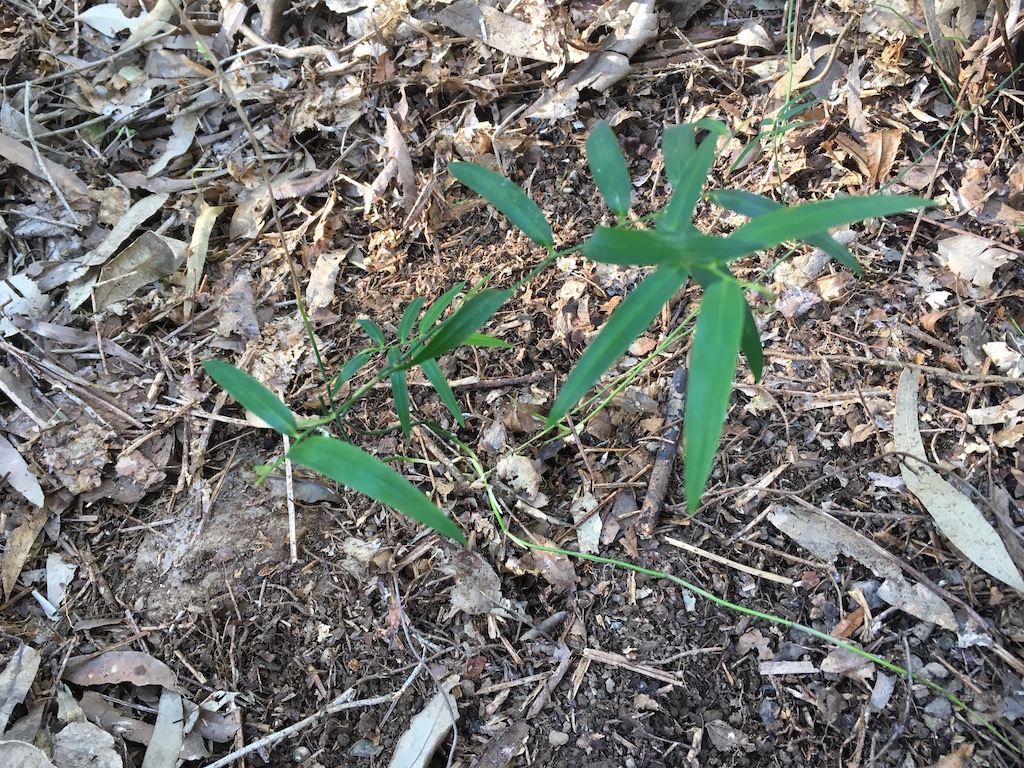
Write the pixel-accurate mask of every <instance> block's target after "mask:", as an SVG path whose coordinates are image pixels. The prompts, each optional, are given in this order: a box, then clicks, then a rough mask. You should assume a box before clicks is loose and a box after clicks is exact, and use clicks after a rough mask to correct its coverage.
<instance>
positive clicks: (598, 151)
mask: <svg viewBox="0 0 1024 768" xmlns="http://www.w3.org/2000/svg"><path fill="white" fill-rule="evenodd" d="M587 164H588V165H589V166H590V173H591V174H592V175H593V177H594V181H595V182H597V189H598V191H600V193H601V197H603V198H604V202H605V204H606V205H607V206H608V207H609V208H610V209H611V210H612V212H614V213H615V215H616V216H618V217H619V218H620V219H624V218H626V214H627V213H628V212H629V203H630V198H631V196H632V192H633V187H632V185H631V184H630V183H629V169H628V168H626V159H625V158H624V157H623V156H622V150H621V149H620V148H619V140H618V139H617V138H616V137H615V131H613V130H612V129H611V127H610V126H609V125H608V123H606V122H605V121H604V120H601V121H599V122H598V123H597V125H595V126H594V128H593V129H592V130H591V131H590V135H589V136H588V137H587Z"/></svg>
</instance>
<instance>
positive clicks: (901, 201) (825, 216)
mask: <svg viewBox="0 0 1024 768" xmlns="http://www.w3.org/2000/svg"><path fill="white" fill-rule="evenodd" d="M933 205H935V203H933V202H931V201H929V200H924V199H923V198H920V197H912V196H910V195H868V196H866V197H844V198H839V199H836V200H820V201H818V202H814V203H804V204H803V205H796V206H792V207H780V208H778V209H776V210H774V211H770V212H768V213H764V214H762V215H760V216H757V217H756V218H753V219H751V220H750V221H748V222H747V223H746V224H744V225H743V226H741V227H739V228H738V229H736V231H735V232H733V233H732V234H731V235H729V236H728V237H726V238H724V239H723V240H722V246H723V250H724V252H725V254H726V255H727V257H728V258H729V259H730V260H731V259H737V258H739V257H741V256H745V255H747V254H748V253H754V252H755V251H760V250H764V249H765V248H773V247H775V246H776V245H779V244H781V243H784V242H786V241H787V240H807V239H808V238H809V237H813V236H814V235H819V234H827V233H828V230H830V229H831V228H832V227H841V226H844V225H846V224H852V223H853V222H855V221H862V220H863V219H870V218H872V217H875V216H890V215H892V214H894V213H905V212H906V211H912V210H914V209H916V208H924V207H930V206H933Z"/></svg>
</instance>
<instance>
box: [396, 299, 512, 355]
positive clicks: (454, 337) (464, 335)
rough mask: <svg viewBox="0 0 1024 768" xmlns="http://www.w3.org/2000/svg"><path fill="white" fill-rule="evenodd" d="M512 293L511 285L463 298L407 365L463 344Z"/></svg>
mask: <svg viewBox="0 0 1024 768" xmlns="http://www.w3.org/2000/svg"><path fill="white" fill-rule="evenodd" d="M511 296H512V289H511V288H508V289H505V290H503V291H498V290H494V289H491V288H489V289H487V290H484V291H480V293H478V294H476V295H475V296H471V297H470V298H468V299H466V301H465V302H463V303H462V304H461V305H460V306H459V308H458V309H456V310H455V312H453V313H452V314H451V316H450V317H448V318H446V319H445V321H444V322H443V323H441V326H440V327H439V328H438V329H437V332H436V333H435V334H434V335H433V336H432V337H431V339H430V341H429V342H427V345H426V346H425V347H424V348H423V349H421V350H420V351H419V353H418V354H417V355H416V356H415V357H414V358H413V359H412V360H411V361H410V363H409V364H410V365H419V364H420V363H422V362H423V361H424V360H430V359H431V358H438V357H440V356H441V355H443V354H444V353H445V352H448V351H449V350H452V349H455V347H457V346H459V345H460V344H464V343H465V342H466V339H468V338H469V337H470V336H471V335H473V334H474V333H476V331H477V329H479V328H480V326H481V325H483V324H484V323H486V322H487V320H488V318H490V317H491V315H493V314H494V313H495V312H497V311H498V308H499V307H500V306H501V305H502V304H504V303H505V302H506V301H508V299H509V298H511Z"/></svg>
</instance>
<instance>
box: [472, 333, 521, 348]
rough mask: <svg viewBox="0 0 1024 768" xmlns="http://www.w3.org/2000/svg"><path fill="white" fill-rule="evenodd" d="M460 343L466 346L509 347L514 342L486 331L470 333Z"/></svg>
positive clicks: (512, 345)
mask: <svg viewBox="0 0 1024 768" xmlns="http://www.w3.org/2000/svg"><path fill="white" fill-rule="evenodd" d="M462 343H463V344H465V345H466V346H467V347H497V348H498V349H511V348H512V347H514V346H515V344H509V343H508V342H507V341H504V340H502V339H499V338H497V337H495V336H491V335H489V334H486V333H471V334H469V336H467V337H466V340H465V341H464V342H462Z"/></svg>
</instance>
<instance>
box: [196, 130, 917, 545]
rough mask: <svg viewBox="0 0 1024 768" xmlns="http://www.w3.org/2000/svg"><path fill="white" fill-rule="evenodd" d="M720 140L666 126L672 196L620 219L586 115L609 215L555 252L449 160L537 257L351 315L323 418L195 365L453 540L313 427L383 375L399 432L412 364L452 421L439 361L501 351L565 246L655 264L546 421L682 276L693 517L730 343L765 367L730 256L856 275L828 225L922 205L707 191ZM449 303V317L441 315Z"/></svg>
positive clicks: (429, 509) (538, 221)
mask: <svg viewBox="0 0 1024 768" xmlns="http://www.w3.org/2000/svg"><path fill="white" fill-rule="evenodd" d="M727 135H728V130H727V129H726V127H725V125H724V124H723V123H721V122H719V121H717V120H711V119H705V120H701V121H698V122H696V123H690V124H683V125H677V126H672V127H669V128H667V129H666V131H665V133H664V136H663V139H662V154H663V157H664V162H665V171H666V175H667V177H668V180H669V182H670V183H671V185H672V195H671V197H670V199H669V202H668V204H667V205H666V206H665V207H664V208H663V209H662V210H660V211H658V212H657V213H655V214H653V215H651V216H648V217H645V218H644V219H641V220H640V221H639V222H630V221H629V220H628V218H627V216H628V213H629V210H630V206H631V196H632V184H631V182H630V179H629V172H628V169H627V167H626V161H625V158H624V157H623V155H622V152H621V150H620V148H619V143H618V139H617V138H616V136H615V134H614V132H613V131H612V129H611V128H610V127H609V126H608V125H607V124H606V123H604V122H599V123H597V125H596V126H595V127H594V129H593V131H592V132H591V134H590V136H589V137H588V138H587V142H586V154H587V162H588V165H589V167H590V170H591V173H592V174H593V176H594V180H595V182H596V183H597V187H598V190H599V192H600V194H601V196H602V198H603V199H604V201H605V203H606V204H607V206H608V208H609V209H610V211H611V212H612V213H614V214H615V216H616V218H617V223H616V224H615V226H610V227H605V226H600V227H597V228H596V229H595V230H594V232H593V233H592V234H591V235H590V237H589V238H587V239H586V241H584V242H583V243H582V244H579V245H576V246H573V247H571V248H569V249H567V250H564V251H558V250H556V249H555V243H554V237H553V235H552V229H551V225H550V223H549V222H548V220H547V219H546V217H545V216H544V214H543V212H542V211H541V210H540V208H539V207H538V206H537V204H536V203H535V202H534V201H533V200H532V199H530V198H529V197H528V196H527V195H526V194H525V193H524V192H523V190H522V189H520V188H519V187H518V186H516V185H515V184H514V183H513V182H511V181H510V180H508V179H506V178H504V177H503V176H501V175H499V174H497V173H495V172H493V171H491V170H489V169H487V168H484V167H482V166H479V165H474V164H472V163H463V162H453V163H451V164H449V170H450V172H451V173H452V175H453V176H454V177H455V178H456V179H457V180H458V181H460V182H462V183H463V184H464V185H465V186H467V187H469V188H470V189H472V190H473V191H474V192H476V193H478V194H479V195H481V196H482V197H483V198H484V199H486V200H487V201H488V202H489V203H490V204H491V205H493V206H494V208H495V209H497V210H498V211H499V212H500V213H502V214H504V215H505V216H506V217H507V218H508V219H509V221H510V222H511V223H512V224H513V225H515V226H516V227H518V228H519V229H520V230H521V231H522V232H523V233H524V234H525V235H526V236H527V237H528V238H529V239H530V240H532V241H533V242H534V243H536V244H537V245H539V246H541V247H543V248H544V249H545V250H546V251H547V257H546V258H545V259H544V260H543V261H542V262H541V264H540V265H539V266H538V267H537V268H536V269H534V270H533V271H532V272H531V273H530V274H529V275H527V276H526V277H525V278H523V280H521V281H520V282H519V283H517V284H516V285H514V286H512V287H511V288H506V289H495V288H486V287H483V286H477V287H474V288H472V289H470V290H468V291H465V285H464V284H461V283H460V284H459V285H457V286H455V287H454V288H452V289H451V290H449V291H448V292H447V293H445V294H444V295H443V296H441V297H440V298H439V299H438V300H437V301H435V302H434V303H432V304H431V305H430V306H429V307H427V308H426V309H424V305H425V304H426V302H425V299H424V298H423V297H418V298H416V299H414V300H413V301H412V302H411V303H410V304H409V306H408V307H407V308H406V310H405V312H404V313H403V315H402V318H401V320H400V321H399V325H398V328H397V333H396V334H394V338H393V339H391V340H389V339H388V338H387V335H386V334H385V332H384V330H383V329H382V328H381V327H380V326H379V325H377V324H376V323H375V322H373V321H372V320H368V319H361V320H359V321H357V322H358V323H359V325H360V326H361V327H362V330H363V331H364V332H365V333H366V335H367V337H368V338H369V340H370V342H371V343H370V345H369V346H368V347H367V348H365V349H363V350H362V351H361V352H359V353H358V354H356V355H355V356H354V357H353V358H352V359H350V360H349V361H348V362H347V363H345V364H344V365H343V366H342V368H341V369H340V371H339V372H338V373H337V374H336V375H335V376H334V377H333V378H332V379H331V380H330V381H329V382H328V388H327V389H328V392H327V397H326V399H325V401H324V405H325V410H326V415H325V416H322V417H319V418H316V419H311V420H305V421H301V422H300V421H298V420H297V419H296V418H295V417H294V415H293V414H292V413H291V411H290V410H289V409H288V407H287V406H286V405H285V404H284V403H283V402H282V401H281V400H280V399H279V398H278V397H277V396H275V395H274V394H273V393H271V392H270V391H269V390H268V389H266V388H265V387H264V386H263V385H262V384H260V383H259V382H258V381H256V380H255V379H253V378H252V377H251V376H249V375H248V374H246V373H244V372H242V371H240V370H238V369H235V368H233V366H230V365H229V364H227V363H223V362H217V361H207V362H206V363H204V367H205V368H206V370H207V372H208V373H209V374H210V376H211V377H212V378H213V379H214V380H215V381H216V382H217V383H218V384H220V385H221V386H222V387H223V388H224V389H226V390H227V391H228V392H229V393H230V394H232V395H233V396H234V397H235V399H236V400H238V402H239V403H241V404H242V405H243V406H245V407H246V408H248V409H249V410H250V411H252V412H253V413H255V414H256V415H258V416H260V417H261V418H262V419H263V420H264V422H266V423H267V425H268V426H270V427H271V428H273V429H275V430H276V431H278V432H280V433H281V434H284V435H287V436H288V437H289V438H291V440H292V441H293V445H292V447H291V449H290V451H289V453H288V457H289V459H291V460H292V461H294V462H296V463H298V464H303V465H305V466H308V467H310V468H311V469H313V470H315V471H317V472H320V473H322V474H324V475H326V476H328V477H331V478H332V479H334V480H336V481H338V482H340V483H342V484H343V485H345V486H347V487H350V488H352V489H353V490H356V491H359V492H362V493H365V494H366V495H368V496H370V497H371V498H373V499H375V500H377V501H379V502H381V503H382V504H385V505H386V506H389V507H391V508H393V509H396V510H397V511H399V512H401V513H402V514H405V515H407V516H409V517H411V518H413V519H414V520H417V521H418V522H421V523H423V524H425V525H428V526H429V527H431V528H433V529H434V530H437V531H438V532H440V533H443V534H444V535H446V536H449V537H451V538H453V539H456V540H458V541H462V540H463V537H462V534H461V532H459V531H458V529H457V527H456V526H455V525H454V523H452V522H451V520H450V519H448V517H447V516H446V515H445V514H444V513H443V512H442V511H441V510H439V509H438V508H437V507H436V506H434V505H433V504H432V503H431V502H430V501H429V500H427V499H426V497H425V496H423V494H422V493H420V492H419V491H417V490H416V489H415V487H414V486H412V484H411V483H409V482H408V481H407V480H405V479H404V478H403V477H402V476H401V475H400V474H399V473H398V472H396V471H395V470H393V469H392V468H390V467H389V466H388V465H387V464H385V463H384V462H383V461H381V460H379V459H377V458H375V457H373V456H371V455H370V454H368V453H366V452H365V451H362V450H361V449H359V448H357V447H356V446H354V445H352V443H351V441H349V440H343V439H340V438H335V437H328V436H325V435H320V434H316V433H317V431H318V430H320V429H321V428H322V427H323V426H324V425H326V424H328V423H329V422H332V421H335V422H337V423H338V424H339V425H340V426H341V427H342V428H343V432H346V433H347V432H350V431H351V430H346V429H345V425H346V420H345V416H346V414H347V413H348V411H349V410H350V409H351V407H352V405H353V404H354V403H355V402H357V401H358V400H359V399H360V398H361V397H363V396H364V395H365V394H366V393H367V392H368V391H369V390H370V388H371V387H373V386H374V385H375V384H377V383H379V382H381V381H387V382H389V383H390V386H391V392H392V398H393V403H394V407H395V411H396V413H397V416H398V421H399V426H400V428H401V430H402V432H403V433H404V434H405V435H406V436H408V435H409V434H410V432H411V429H412V426H413V421H412V413H411V406H410V402H409V394H408V384H407V380H406V377H407V373H408V371H409V370H410V369H412V368H414V367H416V366H419V367H421V368H422V370H423V373H424V375H425V376H426V377H427V379H428V381H430V383H431V384H432V385H433V386H434V388H435V389H436V391H437V392H438V394H439V396H440V398H441V400H442V402H444V404H445V406H446V407H447V409H448V411H449V412H450V413H451V415H452V417H453V418H454V420H455V422H456V423H458V424H459V425H463V423H464V422H463V419H462V414H461V412H460V410H459V407H458V404H457V402H456V400H455V397H454V394H453V393H452V390H451V387H450V386H449V384H448V382H447V381H446V380H445V378H444V375H443V374H442V372H441V368H440V366H439V365H438V363H437V360H438V358H439V357H441V356H442V355H444V354H446V353H448V352H450V351H451V350H453V349H455V348H456V347H458V346H461V345H473V346H507V345H505V344H504V342H501V341H500V340H498V339H495V338H493V337H490V336H487V335H484V334H480V333H478V331H479V329H480V328H481V327H482V326H483V325H484V324H485V323H486V322H487V321H488V320H489V319H490V318H491V317H492V316H493V315H494V314H495V313H496V312H497V311H498V310H499V309H500V308H501V307H502V306H503V305H504V304H505V303H506V302H507V301H508V300H509V299H510V298H511V297H512V296H513V295H514V293H515V291H516V289H517V288H518V287H519V286H520V285H522V284H523V283H525V282H527V281H528V280H530V279H531V278H532V277H534V276H535V275H536V274H537V273H538V272H539V271H541V270H542V269H544V268H546V267H547V266H548V265H549V264H550V263H551V262H552V261H553V260H554V259H555V258H557V257H559V256H563V255H566V254H569V253H573V252H576V251H579V252H582V254H583V255H584V256H585V257H586V258H587V259H589V260H591V261H594V262H603V263H610V264H619V265H626V266H640V267H652V268H653V269H652V271H651V272H650V274H648V275H647V276H646V277H645V278H644V279H643V280H642V281H641V282H640V283H639V284H638V285H637V286H636V288H634V289H633V290H632V291H631V292H630V293H629V294H628V295H627V296H626V297H625V299H624V300H623V301H622V302H621V304H620V305H619V306H618V307H617V308H616V309H615V311H614V312H613V313H612V315H611V316H610V317H609V319H608V321H607V322H606V323H605V324H604V326H603V327H602V328H601V330H600V332H599V333H598V335H597V336H596V337H595V338H594V339H593V341H592V342H591V343H590V345H589V346H588V347H587V349H586V351H585V352H584V353H583V355H582V357H581V358H580V360H579V361H578V362H577V364H576V365H575V366H574V368H573V369H572V371H571V372H570V374H569V376H568V378H567V380H566V381H565V383H564V384H563V386H562V388H561V390H560V391H559V393H558V396H557V397H556V398H555V401H554V403H553V404H552V406H551V410H550V412H549V414H548V418H547V423H546V426H547V428H549V429H551V428H554V427H556V426H559V425H560V422H562V420H563V419H564V418H565V417H566V415H567V414H568V413H569V411H570V409H572V408H573V407H574V406H575V405H576V404H577V402H578V401H579V400H580V399H581V398H582V397H584V395H586V394H587V392H588V391H589V390H590V389H591V388H592V387H593V386H594V385H595V384H596V383H597V382H598V381H599V380H600V378H601V377H602V376H603V375H604V374H605V373H606V372H607V371H608V370H610V369H611V368H612V366H614V365H615V363H616V362H617V360H618V359H619V358H620V357H621V356H622V355H623V354H624V353H625V352H626V350H627V348H628V347H629V345H630V344H632V343H633V342H634V341H635V340H636V339H637V338H638V337H639V336H640V334H642V333H643V332H644V331H645V330H646V329H647V328H648V327H649V326H650V325H651V323H652V322H653V321H654V319H655V318H656V317H657V316H658V314H659V313H660V312H661V309H662V307H663V306H664V305H665V304H666V303H667V302H668V301H669V300H670V299H671V298H672V297H673V296H674V295H675V294H676V292H677V291H679V290H680V289H681V288H682V287H683V286H684V285H685V284H686V282H687V281H688V280H690V279H691V278H692V279H694V280H696V281H697V282H698V283H699V284H700V286H701V287H702V288H703V292H704V295H703V301H702V303H701V308H700V312H699V314H698V316H697V321H696V328H695V330H694V338H693V344H692V349H691V353H690V355H691V356H690V377H689V383H688V386H687V391H686V404H685V409H686V414H687V418H686V423H685V427H684V435H683V448H684V457H685V462H684V484H685V495H686V503H687V507H688V508H689V510H690V511H691V512H692V511H694V510H695V509H696V508H697V506H698V504H699V501H700V498H701V495H702V493H703V491H704V488H705V486H706V485H707V482H708V479H709V478H710V475H711V470H712V466H713V463H714V459H715V454H716V451H717V447H718V442H719V438H720V437H721V433H722V428H723V425H724V423H725V416H726V411H727V409H728V405H729V399H730V395H731V390H732V381H733V378H734V376H735V370H736V362H737V359H738V356H739V352H740V351H742V352H743V354H744V356H745V357H746V359H747V362H748V364H749V366H750V369H751V371H752V372H753V374H754V378H755V379H760V377H761V372H762V368H763V365H764V357H763V353H762V349H761V340H760V337H759V334H758V330H757V325H756V322H755V320H754V315H753V312H752V311H751V308H750V305H749V304H748V303H747V300H746V293H747V291H748V290H753V291H763V289H762V288H760V287H759V286H757V285H747V284H745V283H744V282H742V281H741V280H739V279H738V278H737V277H736V276H735V275H734V274H733V273H732V271H731V268H730V265H732V264H733V263H734V262H735V261H736V260H737V259H741V258H743V257H746V256H749V255H751V254H754V253H757V252H758V251H763V250H767V249H771V248H774V247H776V246H778V245H781V244H783V243H787V242H803V243H806V244H808V245H811V246H814V247H816V248H820V249H822V250H823V251H825V252H826V253H828V254H829V255H831V256H832V257H833V258H835V259H836V260H837V261H838V262H839V263H840V264H842V265H843V266H844V267H846V268H848V269H850V270H852V271H853V272H855V273H856V274H858V275H859V274H860V268H859V266H858V264H857V262H856V260H855V259H854V258H853V256H852V255H851V254H850V252H849V251H848V250H847V249H846V247H845V246H843V245H841V244H840V243H838V242H837V241H836V240H834V239H833V238H832V237H831V236H830V235H829V230H830V229H831V228H834V227H839V226H844V225H847V224H851V223H853V222H856V221H860V220H863V219H868V218H874V217H880V216H888V215H892V214H896V213H903V212H906V211H910V210H914V209H917V208H921V207H923V206H927V205H930V203H929V202H928V201H926V200H922V199H920V198H916V197H908V196H900V195H869V196H865V197H849V198H840V199H832V200H823V201H818V202H811V203H805V204H803V205H798V206H784V205H781V204H779V203H776V202H774V201H773V200H771V199H769V198H766V197H762V196H760V195H756V194H752V193H749V192H744V191H740V190H729V189H721V190H714V191H710V192H707V193H704V192H703V188H704V184H705V180H706V178H707V176H708V174H709V173H710V171H711V168H712V166H713V165H714V162H715V159H716V156H717V146H718V142H719V140H720V139H721V138H722V137H724V136H727ZM702 199H704V200H706V201H708V202H710V203H712V204H714V205H717V206H719V207H721V208H725V209H728V210H731V211H734V212H736V213H739V214H741V215H743V216H746V217H747V218H748V219H749V221H747V222H746V223H745V224H742V225H741V226H739V227H737V228H736V229H735V230H734V231H733V232H731V233H729V234H727V235H724V236H712V235H708V234H705V233H704V232H702V231H701V230H699V229H698V228H697V227H696V226H695V225H694V222H693V219H694V213H695V210H696V208H697V205H698V203H700V202H701V200H702ZM652 225H653V226H652ZM449 309H451V311H450V313H449V314H448V316H447V317H444V318H443V319H442V316H443V315H444V314H445V313H446V312H448V310H449ZM376 359H380V360H383V366H382V367H381V368H380V369H379V370H378V371H377V372H376V373H375V374H374V375H372V376H370V377H369V378H368V379H366V380H365V381H364V383H363V384H362V385H361V386H359V387H356V388H355V390H354V392H353V393H352V394H350V395H349V396H348V397H347V398H346V399H345V400H344V401H343V402H340V403H338V402H336V397H337V395H338V394H339V392H340V391H341V389H342V386H343V385H344V384H346V383H348V382H350V381H351V380H352V379H353V377H355V376H356V375H357V374H359V373H360V372H361V371H362V370H363V369H364V368H365V367H366V366H367V365H368V364H369V363H370V362H371V361H372V360H376Z"/></svg>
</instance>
